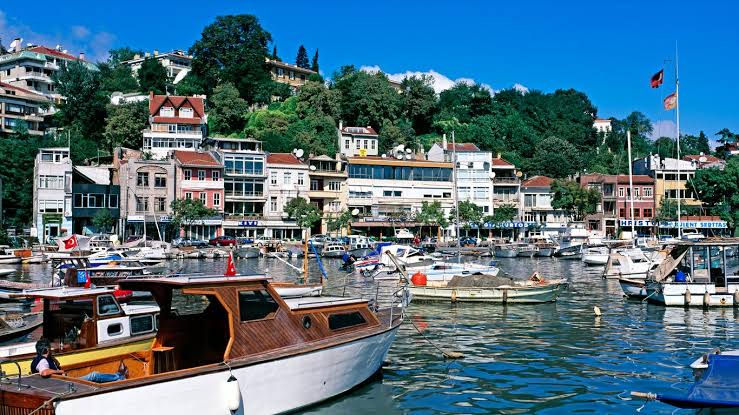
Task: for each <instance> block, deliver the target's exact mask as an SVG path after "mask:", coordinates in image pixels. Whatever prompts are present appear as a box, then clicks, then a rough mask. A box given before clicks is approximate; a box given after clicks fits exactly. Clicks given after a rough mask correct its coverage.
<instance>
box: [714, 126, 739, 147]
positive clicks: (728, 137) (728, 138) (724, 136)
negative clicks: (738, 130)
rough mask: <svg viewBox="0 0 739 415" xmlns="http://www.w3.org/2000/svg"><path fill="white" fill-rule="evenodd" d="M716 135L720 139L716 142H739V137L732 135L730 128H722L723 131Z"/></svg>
mask: <svg viewBox="0 0 739 415" xmlns="http://www.w3.org/2000/svg"><path fill="white" fill-rule="evenodd" d="M715 135H717V136H718V137H719V139H718V140H716V141H718V142H719V143H721V144H731V143H736V141H737V135H736V134H734V133H732V132H731V130H729V129H728V128H722V129H721V131H719V132H717V133H716V134H715Z"/></svg>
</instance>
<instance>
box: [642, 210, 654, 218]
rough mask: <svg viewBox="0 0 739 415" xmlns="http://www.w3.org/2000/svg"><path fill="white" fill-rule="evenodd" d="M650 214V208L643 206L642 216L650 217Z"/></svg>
mask: <svg viewBox="0 0 739 415" xmlns="http://www.w3.org/2000/svg"><path fill="white" fill-rule="evenodd" d="M652 216H653V215H652V209H650V208H644V217H645V218H651V217H652Z"/></svg>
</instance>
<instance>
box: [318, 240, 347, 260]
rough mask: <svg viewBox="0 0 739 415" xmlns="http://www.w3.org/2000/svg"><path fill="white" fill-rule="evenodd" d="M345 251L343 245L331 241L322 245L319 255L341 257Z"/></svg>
mask: <svg viewBox="0 0 739 415" xmlns="http://www.w3.org/2000/svg"><path fill="white" fill-rule="evenodd" d="M345 253H346V249H345V248H344V245H342V244H340V243H337V242H331V243H327V244H324V245H323V249H322V250H321V256H322V257H324V258H341V257H342V256H343V255H344V254H345Z"/></svg>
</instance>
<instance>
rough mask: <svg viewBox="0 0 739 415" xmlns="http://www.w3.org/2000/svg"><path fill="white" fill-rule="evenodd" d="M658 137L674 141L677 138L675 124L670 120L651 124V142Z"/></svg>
mask: <svg viewBox="0 0 739 415" xmlns="http://www.w3.org/2000/svg"><path fill="white" fill-rule="evenodd" d="M660 137H669V138H672V139H675V138H676V137H677V124H675V121H672V120H661V121H655V122H653V123H652V136H651V138H652V139H653V140H656V139H658V138H660Z"/></svg>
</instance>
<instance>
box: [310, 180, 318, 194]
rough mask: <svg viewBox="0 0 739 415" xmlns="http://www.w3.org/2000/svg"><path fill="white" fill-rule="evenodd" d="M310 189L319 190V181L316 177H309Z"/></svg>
mask: <svg viewBox="0 0 739 415" xmlns="http://www.w3.org/2000/svg"><path fill="white" fill-rule="evenodd" d="M310 190H312V191H318V190H321V182H319V181H318V180H316V179H310Z"/></svg>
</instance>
